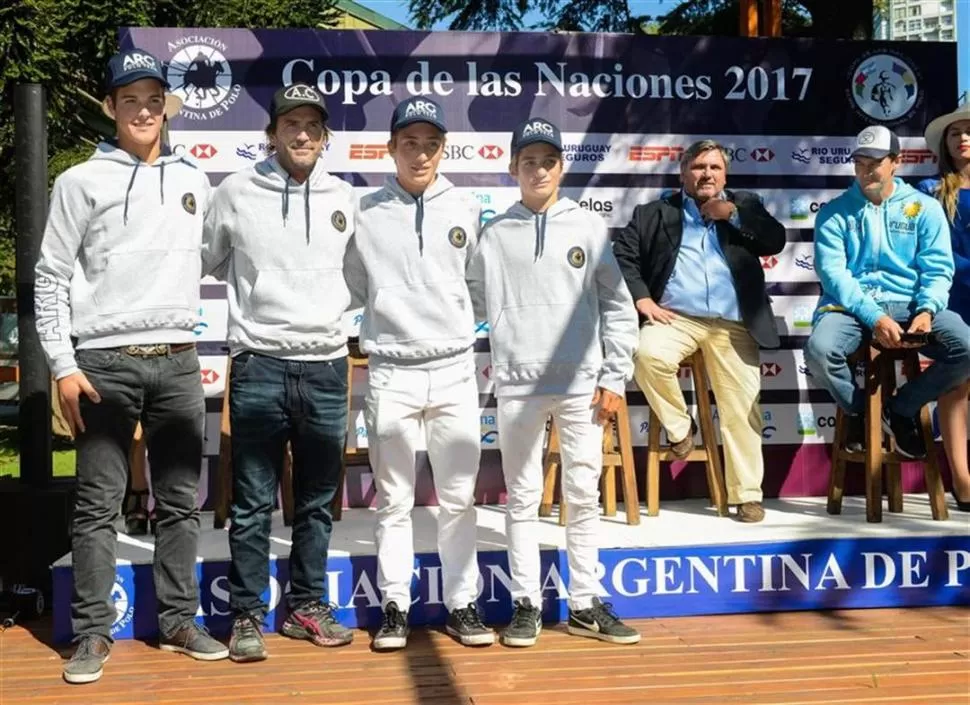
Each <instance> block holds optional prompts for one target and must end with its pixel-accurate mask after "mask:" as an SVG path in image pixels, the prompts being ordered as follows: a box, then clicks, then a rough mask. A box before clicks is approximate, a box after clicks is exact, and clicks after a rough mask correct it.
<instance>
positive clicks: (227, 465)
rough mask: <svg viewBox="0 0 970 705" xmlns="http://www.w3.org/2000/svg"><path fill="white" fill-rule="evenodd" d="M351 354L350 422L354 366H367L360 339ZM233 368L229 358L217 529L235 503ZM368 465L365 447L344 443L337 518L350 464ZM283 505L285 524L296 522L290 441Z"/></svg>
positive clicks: (334, 504) (335, 501)
mask: <svg viewBox="0 0 970 705" xmlns="http://www.w3.org/2000/svg"><path fill="white" fill-rule="evenodd" d="M349 348H350V354H349V355H348V358H347V414H348V423H349V422H350V418H349V416H350V397H351V390H352V388H353V377H354V368H356V367H366V366H367V357H366V356H364V355H362V354H361V352H360V349H359V348H358V347H357V341H356V340H351V341H350V343H349ZM231 371H232V358H231V357H230V358H229V359H228V360H227V361H226V377H225V379H226V388H225V391H224V393H223V396H222V415H221V419H220V423H219V426H220V434H219V464H218V470H217V471H216V472H217V476H218V483H217V490H216V501H215V506H214V507H213V509H214V512H213V520H212V525H213V527H215V528H216V529H222V528H224V527H225V525H226V519H228V518H229V506H230V504H231V503H232V430H231V429H230V424H229V374H230V372H231ZM367 464H369V460H368V456H367V449H366V448H347V445H346V442H345V443H344V454H343V458H341V464H340V480H339V482H338V484H337V491H336V493H335V494H334V496H333V501H332V502H331V503H330V514H331V516H332V517H333V520H334V521H340V518H341V517H342V516H343V506H344V505H343V494H344V478H345V477H346V474H347V466H348V465H367ZM280 504H281V505H282V507H281V508H282V510H283V524H284V526H292V525H293V450H292V448H291V447H290V444H289V443H287V444H286V451H285V455H284V456H283V475H282V477H281V478H280Z"/></svg>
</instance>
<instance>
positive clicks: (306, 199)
mask: <svg viewBox="0 0 970 705" xmlns="http://www.w3.org/2000/svg"><path fill="white" fill-rule="evenodd" d="M303 219H304V220H305V221H306V244H308V245H309V244H310V177H309V176H308V177H307V180H306V187H305V188H304V189H303Z"/></svg>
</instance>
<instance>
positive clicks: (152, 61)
mask: <svg viewBox="0 0 970 705" xmlns="http://www.w3.org/2000/svg"><path fill="white" fill-rule="evenodd" d="M143 78H154V79H155V80H156V81H158V82H159V83H161V84H162V86H164V87H165V89H166V90H167V89H169V88H171V86H170V85H169V83H168V80H167V79H166V78H165V75H164V74H163V73H162V64H161V62H160V61H159V60H158V59H156V58H155V57H154V56H152V55H151V54H149V53H148V52H147V51H145V50H143V49H126V50H125V51H121V52H118V53H117V54H115V55H114V56H112V57H111V59H109V60H108V68H107V70H106V71H105V76H104V89H105V93H111V91H113V90H114V89H115V88H121V87H122V86H127V85H128V84H129V83H134V82H135V81H139V80H141V79H143Z"/></svg>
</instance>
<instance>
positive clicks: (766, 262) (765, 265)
mask: <svg viewBox="0 0 970 705" xmlns="http://www.w3.org/2000/svg"><path fill="white" fill-rule="evenodd" d="M777 266H778V258H777V257H775V256H774V255H768V256H766V257H762V258H761V268H762V269H774V268H775V267H777Z"/></svg>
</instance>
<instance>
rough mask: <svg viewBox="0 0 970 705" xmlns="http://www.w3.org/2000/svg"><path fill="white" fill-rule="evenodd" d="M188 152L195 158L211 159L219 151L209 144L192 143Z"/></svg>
mask: <svg viewBox="0 0 970 705" xmlns="http://www.w3.org/2000/svg"><path fill="white" fill-rule="evenodd" d="M189 153H190V154H191V155H192V156H193V157H195V158H196V159H211V158H212V157H214V156H216V155H217V154H218V153H219V150H218V149H216V148H215V147H214V146H212V145H211V144H193V145H192V148H191V149H190V150H189Z"/></svg>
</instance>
